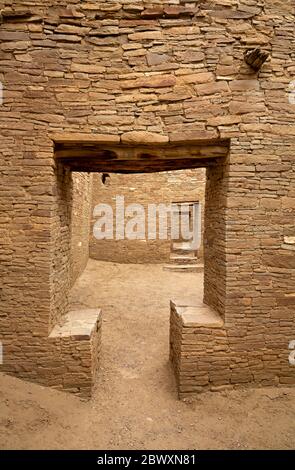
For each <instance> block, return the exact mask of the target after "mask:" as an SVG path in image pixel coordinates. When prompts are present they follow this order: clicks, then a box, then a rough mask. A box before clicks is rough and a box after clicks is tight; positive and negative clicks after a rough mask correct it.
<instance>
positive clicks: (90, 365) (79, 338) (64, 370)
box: [49, 309, 102, 398]
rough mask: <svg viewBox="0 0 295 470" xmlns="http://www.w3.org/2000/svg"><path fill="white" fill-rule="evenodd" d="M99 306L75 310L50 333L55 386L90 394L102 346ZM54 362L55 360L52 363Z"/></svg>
mask: <svg viewBox="0 0 295 470" xmlns="http://www.w3.org/2000/svg"><path fill="white" fill-rule="evenodd" d="M101 316H102V313H101V310H97V309H87V310H77V311H72V312H70V313H68V314H67V315H66V316H65V322H64V324H63V325H62V326H56V327H55V328H54V329H53V331H52V332H51V334H50V336H49V342H50V343H51V346H52V350H53V351H54V352H53V356H54V357H53V362H55V369H53V376H54V383H51V384H50V385H51V386H53V387H54V388H57V389H60V390H64V391H67V392H72V393H76V394H78V395H79V396H81V397H85V398H88V397H90V396H91V392H92V387H93V385H94V382H95V377H96V374H97V371H98V367H99V357H100V346H101V323H102V320H101ZM53 365H54V364H53Z"/></svg>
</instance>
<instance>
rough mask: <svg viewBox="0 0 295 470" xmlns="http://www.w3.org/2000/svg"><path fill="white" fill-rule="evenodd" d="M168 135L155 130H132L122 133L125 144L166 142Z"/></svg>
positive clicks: (122, 140)
mask: <svg viewBox="0 0 295 470" xmlns="http://www.w3.org/2000/svg"><path fill="white" fill-rule="evenodd" d="M168 141H169V139H168V136H166V135H162V134H155V133H153V132H144V131H131V132H125V134H122V135H121V142H122V143H123V144H166V143H168Z"/></svg>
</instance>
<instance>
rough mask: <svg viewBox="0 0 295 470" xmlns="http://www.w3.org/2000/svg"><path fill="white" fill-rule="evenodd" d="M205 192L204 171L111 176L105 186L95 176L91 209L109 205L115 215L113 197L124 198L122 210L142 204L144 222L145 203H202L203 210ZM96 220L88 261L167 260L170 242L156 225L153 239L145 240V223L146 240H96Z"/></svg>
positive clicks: (157, 261) (153, 261) (156, 261)
mask: <svg viewBox="0 0 295 470" xmlns="http://www.w3.org/2000/svg"><path fill="white" fill-rule="evenodd" d="M204 191H205V171H204V170H203V169H201V170H178V171H171V172H161V173H152V174H134V175H124V174H121V175H120V174H111V175H110V178H108V182H107V184H106V185H103V184H102V181H101V175H99V174H97V175H95V176H94V185H93V208H94V207H95V206H96V205H97V204H101V203H103V204H109V205H110V206H111V207H112V209H113V213H114V214H115V213H116V204H115V200H114V199H115V197H116V196H124V200H125V207H126V206H127V205H128V204H134V203H136V204H141V205H142V206H143V207H144V209H145V214H146V219H147V214H148V204H161V203H163V204H167V205H168V204H170V203H171V202H186V201H201V203H202V206H203V207H204ZM97 220H98V219H97V218H95V217H93V219H92V225H91V233H90V257H91V258H94V259H100V260H105V261H113V262H117V263H163V262H165V261H168V259H169V254H170V245H171V242H170V239H167V240H160V239H159V226H158V227H157V228H158V230H157V239H156V240H149V239H148V236H147V233H148V232H147V229H148V227H147V220H146V240H126V239H125V240H97V239H96V238H95V237H94V235H93V226H94V224H95V222H96V221H97ZM114 227H115V223H114ZM168 227H169V218H168ZM168 235H169V234H168ZM200 255H201V250H200Z"/></svg>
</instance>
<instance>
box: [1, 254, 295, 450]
mask: <svg viewBox="0 0 295 470" xmlns="http://www.w3.org/2000/svg"><path fill="white" fill-rule="evenodd" d="M183 292H185V298H186V299H190V300H192V299H193V298H194V296H199V298H200V296H201V295H202V276H201V275H200V274H191V273H169V272H164V271H163V270H162V266H160V265H118V264H112V263H103V262H98V261H93V260H90V261H89V264H88V267H87V269H86V271H85V272H84V274H83V275H82V276H81V278H80V279H79V280H78V282H77V284H76V286H75V287H74V289H73V292H72V305H73V306H74V307H75V308H76V307H77V308H78V307H80V306H83V307H102V309H103V315H104V321H103V356H102V363H101V366H102V367H101V371H100V377H99V379H98V383H97V387H96V390H95V393H94V396H93V399H92V400H91V401H89V402H83V401H81V400H79V399H78V398H76V397H75V396H72V395H68V394H65V393H60V392H57V391H54V390H49V389H46V388H44V387H40V386H38V385H34V384H29V383H25V382H22V381H20V380H17V379H15V378H11V377H8V376H5V375H3V374H1V375H0V448H1V449H11V448H17V449H32V448H33V449H37V448H38V449H67V448H71V449H141V450H144V449H155V448H156V449H251V448H255V449H261V448H266V449H291V448H294V447H295V445H294V444H295V389H293V390H292V389H287V388H280V389H275V388H265V389H256V390H253V389H252V390H250V389H248V390H239V391H231V392H229V391H227V392H221V393H206V394H203V395H200V397H199V398H198V399H197V400H196V401H194V402H190V403H184V402H180V401H178V400H177V397H176V390H175V383H174V379H173V375H172V371H171V369H170V365H169V362H168V351H169V347H168V334H169V300H170V299H171V298H173V299H183V298H184V295H183Z"/></svg>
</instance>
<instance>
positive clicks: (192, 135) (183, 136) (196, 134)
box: [169, 130, 218, 144]
mask: <svg viewBox="0 0 295 470" xmlns="http://www.w3.org/2000/svg"><path fill="white" fill-rule="evenodd" d="M217 137H218V134H217V132H215V131H206V130H195V131H190V132H188V131H185V132H174V133H171V134H169V140H170V142H173V143H175V144H176V143H180V142H187V143H193V142H198V141H200V140H201V141H202V140H205V141H207V140H209V141H211V140H214V139H216V138H217Z"/></svg>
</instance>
